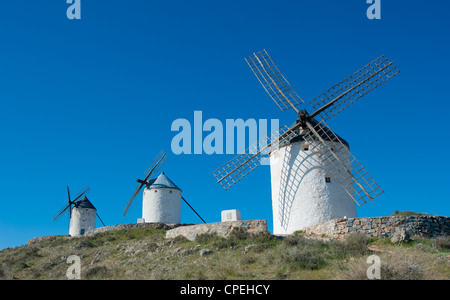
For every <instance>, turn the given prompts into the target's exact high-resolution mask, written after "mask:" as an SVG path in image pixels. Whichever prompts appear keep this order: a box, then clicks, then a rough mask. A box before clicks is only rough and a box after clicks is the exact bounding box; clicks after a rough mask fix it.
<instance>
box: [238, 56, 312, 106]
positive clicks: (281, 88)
mask: <svg viewBox="0 0 450 300" xmlns="http://www.w3.org/2000/svg"><path fill="white" fill-rule="evenodd" d="M245 60H246V61H247V63H248V65H249V66H250V68H251V69H252V71H253V73H254V74H255V76H256V77H257V78H258V80H259V82H260V83H261V85H262V86H263V87H264V89H265V90H266V92H267V93H268V94H269V96H270V97H271V98H272V100H273V101H275V103H276V104H277V105H278V107H279V108H280V109H281V110H282V111H285V110H287V109H290V108H293V109H294V110H295V111H296V112H297V113H298V112H299V110H298V109H297V108H296V106H298V105H300V104H302V103H304V101H303V100H302V99H301V98H300V96H299V95H298V94H297V93H296V92H295V90H294V89H293V88H292V86H291V85H290V84H289V82H288V81H287V80H286V78H284V76H283V74H281V73H280V71H279V70H278V68H277V66H276V65H275V64H274V62H273V61H272V59H271V58H270V56H269V54H268V53H267V52H266V50H263V51H261V52H258V53H254V54H253V55H251V56H249V57H247V58H246V59H245Z"/></svg>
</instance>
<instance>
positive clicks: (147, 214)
mask: <svg viewBox="0 0 450 300" xmlns="http://www.w3.org/2000/svg"><path fill="white" fill-rule="evenodd" d="M142 218H143V219H144V221H145V222H146V223H153V222H161V223H176V224H179V223H181V191H180V190H177V189H171V188H153V189H144V193H143V201H142Z"/></svg>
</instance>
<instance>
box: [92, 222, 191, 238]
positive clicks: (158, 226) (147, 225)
mask: <svg viewBox="0 0 450 300" xmlns="http://www.w3.org/2000/svg"><path fill="white" fill-rule="evenodd" d="M189 225H191V224H166V223H133V224H118V225H111V226H105V227H100V228H96V229H94V230H90V231H88V232H86V233H85V236H92V235H94V234H97V233H100V232H107V231H115V230H125V229H140V228H155V229H166V230H169V229H173V228H177V227H179V226H189Z"/></svg>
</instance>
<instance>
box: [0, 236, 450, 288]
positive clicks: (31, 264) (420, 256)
mask: <svg viewBox="0 0 450 300" xmlns="http://www.w3.org/2000/svg"><path fill="white" fill-rule="evenodd" d="M164 236H165V230H163V229H147V230H145V229H132V230H123V231H116V232H109V233H103V234H98V235H96V236H94V237H89V238H73V239H63V238H61V239H51V240H48V241H43V242H41V243H39V244H36V245H33V246H23V247H17V248H13V249H5V250H2V251H0V279H66V270H67V268H68V267H69V265H68V264H67V263H66V258H67V257H68V256H70V255H78V256H80V258H81V266H82V268H81V273H82V278H83V279H94V280H102V279H192V280H199V279H367V276H366V271H367V267H368V264H367V263H366V258H367V257H368V256H369V255H371V254H373V253H374V251H371V250H369V248H371V249H378V250H380V251H382V252H376V254H377V255H379V256H380V258H381V262H382V267H381V274H382V279H389V280H390V279H450V275H449V274H450V268H449V264H448V261H449V256H448V255H450V250H449V248H448V246H449V243H448V238H446V239H445V238H442V239H435V240H428V239H417V240H416V241H414V242H411V243H408V244H403V245H395V246H394V245H391V244H390V243H389V240H376V241H371V240H369V239H368V238H366V237H365V236H362V235H353V236H350V237H349V238H348V239H347V240H345V241H335V240H329V241H327V240H322V239H314V238H309V237H306V236H303V235H293V236H289V237H287V238H284V239H279V238H275V237H273V236H271V235H269V234H260V235H248V234H246V233H245V232H239V231H236V232H234V233H233V234H232V235H231V236H230V237H229V238H227V239H223V238H219V237H217V236H214V235H204V236H202V237H200V238H198V239H197V241H195V242H191V241H188V240H186V239H181V238H180V239H175V240H166V239H165V238H164ZM202 249H209V250H211V251H212V253H210V254H208V255H204V256H201V255H200V252H201V250H202Z"/></svg>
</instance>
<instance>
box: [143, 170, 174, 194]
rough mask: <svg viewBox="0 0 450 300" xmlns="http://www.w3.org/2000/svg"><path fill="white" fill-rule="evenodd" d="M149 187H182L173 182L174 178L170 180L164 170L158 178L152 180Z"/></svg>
mask: <svg viewBox="0 0 450 300" xmlns="http://www.w3.org/2000/svg"><path fill="white" fill-rule="evenodd" d="M148 188H149V189H157V188H159V189H176V190H180V191H181V189H180V188H179V187H178V186H177V185H176V184H175V183H173V182H172V180H170V179H169V178H168V177H167V176H166V174H164V172H162V173H161V175H159V176H158V178H156V179H154V180H150V182H149V185H148Z"/></svg>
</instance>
